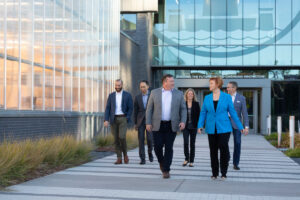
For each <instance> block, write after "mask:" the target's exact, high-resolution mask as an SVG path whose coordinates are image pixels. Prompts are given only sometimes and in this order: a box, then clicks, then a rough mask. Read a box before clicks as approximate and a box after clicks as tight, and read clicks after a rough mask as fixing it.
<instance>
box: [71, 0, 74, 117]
mask: <svg viewBox="0 0 300 200" xmlns="http://www.w3.org/2000/svg"><path fill="white" fill-rule="evenodd" d="M71 1H72V3H71V4H72V11H71V17H72V19H71V31H72V32H71V58H72V61H71V76H70V78H71V112H72V111H73V67H74V61H73V58H74V56H73V54H74V50H73V13H74V5H73V1H74V0H71Z"/></svg>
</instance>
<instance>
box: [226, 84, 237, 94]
mask: <svg viewBox="0 0 300 200" xmlns="http://www.w3.org/2000/svg"><path fill="white" fill-rule="evenodd" d="M235 91H236V88H235V87H233V85H232V84H231V83H228V84H227V92H228V93H229V94H234V93H235Z"/></svg>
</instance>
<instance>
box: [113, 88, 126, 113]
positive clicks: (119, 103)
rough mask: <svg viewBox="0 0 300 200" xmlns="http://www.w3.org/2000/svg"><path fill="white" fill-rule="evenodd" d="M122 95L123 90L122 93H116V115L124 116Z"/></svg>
mask: <svg viewBox="0 0 300 200" xmlns="http://www.w3.org/2000/svg"><path fill="white" fill-rule="evenodd" d="M122 95H123V90H122V91H121V92H116V112H115V115H124V113H123V112H122Z"/></svg>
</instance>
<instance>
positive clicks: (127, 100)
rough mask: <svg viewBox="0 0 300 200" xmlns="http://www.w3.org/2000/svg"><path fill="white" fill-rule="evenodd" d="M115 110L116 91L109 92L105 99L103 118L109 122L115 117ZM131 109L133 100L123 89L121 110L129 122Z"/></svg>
mask: <svg viewBox="0 0 300 200" xmlns="http://www.w3.org/2000/svg"><path fill="white" fill-rule="evenodd" d="M115 111H116V92H113V93H110V95H109V96H108V99H107V103H106V108H105V115H104V120H105V121H109V122H110V123H111V124H112V123H113V122H114V119H115ZM132 111H133V101H132V97H131V94H130V93H129V92H126V91H124V90H123V94H122V112H123V113H124V114H125V115H126V118H127V122H130V119H131V115H132Z"/></svg>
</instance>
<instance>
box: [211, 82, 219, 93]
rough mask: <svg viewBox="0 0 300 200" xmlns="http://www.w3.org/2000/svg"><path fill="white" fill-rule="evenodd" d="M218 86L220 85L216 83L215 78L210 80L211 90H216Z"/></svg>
mask: <svg viewBox="0 0 300 200" xmlns="http://www.w3.org/2000/svg"><path fill="white" fill-rule="evenodd" d="M217 88H218V86H217V84H216V82H215V81H214V80H211V81H209V90H210V91H213V90H215V89H217Z"/></svg>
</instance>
